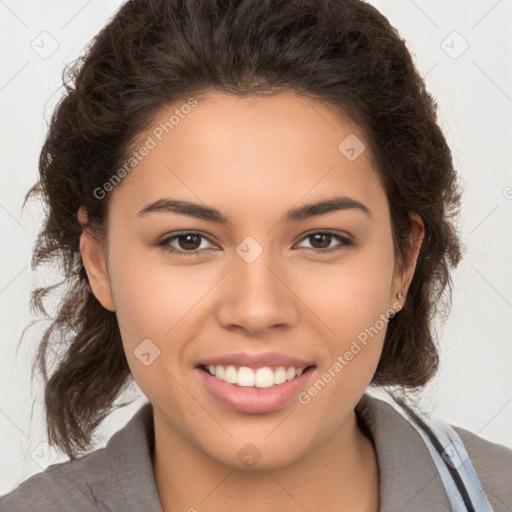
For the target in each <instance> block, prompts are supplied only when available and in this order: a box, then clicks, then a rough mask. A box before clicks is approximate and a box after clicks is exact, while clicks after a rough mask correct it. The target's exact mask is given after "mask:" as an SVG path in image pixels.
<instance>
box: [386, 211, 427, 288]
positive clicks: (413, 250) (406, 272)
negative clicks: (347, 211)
mask: <svg viewBox="0 0 512 512" xmlns="http://www.w3.org/2000/svg"><path fill="white" fill-rule="evenodd" d="M409 217H410V219H411V234H410V238H411V247H410V249H409V250H408V252H407V260H406V261H404V262H403V264H402V265H401V269H397V273H396V275H395V282H394V286H393V295H394V296H396V294H397V293H399V292H402V294H403V296H404V297H405V296H406V295H407V291H408V289H409V285H410V284H411V281H412V278H413V276H414V271H415V269H416V262H417V261H418V255H419V252H420V249H421V245H422V243H423V238H424V236H425V226H424V224H423V220H422V219H421V217H420V216H419V215H418V214H417V213H414V212H412V213H410V215H409Z"/></svg>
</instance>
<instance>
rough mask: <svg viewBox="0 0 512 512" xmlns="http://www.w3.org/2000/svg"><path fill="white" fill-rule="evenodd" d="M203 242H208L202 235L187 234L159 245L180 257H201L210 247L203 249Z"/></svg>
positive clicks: (178, 235)
mask: <svg viewBox="0 0 512 512" xmlns="http://www.w3.org/2000/svg"><path fill="white" fill-rule="evenodd" d="M203 240H208V239H207V238H206V237H205V236H204V235H203V234H202V233H194V232H185V233H178V234H176V235H172V236H168V237H166V238H164V239H163V240H162V241H161V242H158V243H157V245H158V246H159V247H162V248H163V249H164V250H165V251H167V252H170V253H174V254H177V255H178V256H201V254H202V253H204V252H205V251H208V250H209V249H210V247H208V246H207V247H202V248H201V244H202V241H203Z"/></svg>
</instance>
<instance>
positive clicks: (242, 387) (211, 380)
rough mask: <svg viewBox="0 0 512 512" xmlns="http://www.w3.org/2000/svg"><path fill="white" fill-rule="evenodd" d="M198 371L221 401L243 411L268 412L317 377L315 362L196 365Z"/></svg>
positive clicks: (201, 379)
mask: <svg viewBox="0 0 512 512" xmlns="http://www.w3.org/2000/svg"><path fill="white" fill-rule="evenodd" d="M195 369H196V372H197V373H196V374H197V375H198V377H199V380H200V381H201V383H202V384H203V385H204V386H205V388H206V390H207V392H208V394H209V396H210V398H211V399H213V400H214V401H215V402H217V403H218V404H221V405H223V406H227V407H228V408H229V409H231V410H236V411H239V412H243V413H249V414H255V413H268V412H272V411H276V410H278V409H281V408H283V407H286V406H287V405H289V404H290V403H291V402H292V401H293V399H294V398H297V396H298V394H299V393H300V391H301V390H303V389H304V388H305V387H306V386H307V385H308V383H309V381H310V380H312V379H313V376H314V374H315V369H316V366H315V365H309V366H306V367H294V366H289V367H284V366H278V367H271V366H264V367H259V368H250V367H248V366H239V367H237V366H236V365H227V366H223V365H215V366H213V365H204V364H200V365H198V366H196V368H195Z"/></svg>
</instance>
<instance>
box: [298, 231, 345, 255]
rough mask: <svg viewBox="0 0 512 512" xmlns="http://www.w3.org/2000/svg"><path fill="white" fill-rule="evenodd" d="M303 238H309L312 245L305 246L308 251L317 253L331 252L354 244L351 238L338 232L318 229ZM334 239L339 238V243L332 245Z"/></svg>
mask: <svg viewBox="0 0 512 512" xmlns="http://www.w3.org/2000/svg"><path fill="white" fill-rule="evenodd" d="M303 240H309V241H310V245H311V247H304V249H306V250H308V251H313V252H316V253H329V252H334V251H338V250H341V249H343V248H344V247H346V246H349V245H353V242H352V240H351V239H349V238H348V237H346V236H342V235H340V234H338V233H332V232H330V231H317V232H315V233H309V234H307V235H306V236H305V237H304V238H303ZM333 240H338V242H339V243H338V244H337V245H331V243H332V241H333Z"/></svg>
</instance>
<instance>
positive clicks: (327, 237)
mask: <svg viewBox="0 0 512 512" xmlns="http://www.w3.org/2000/svg"><path fill="white" fill-rule="evenodd" d="M330 236H331V235H322V234H316V235H313V239H314V240H316V241H318V237H323V238H324V242H327V243H324V244H320V245H321V247H315V246H314V245H313V247H315V249H325V248H326V247H329V238H330Z"/></svg>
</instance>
